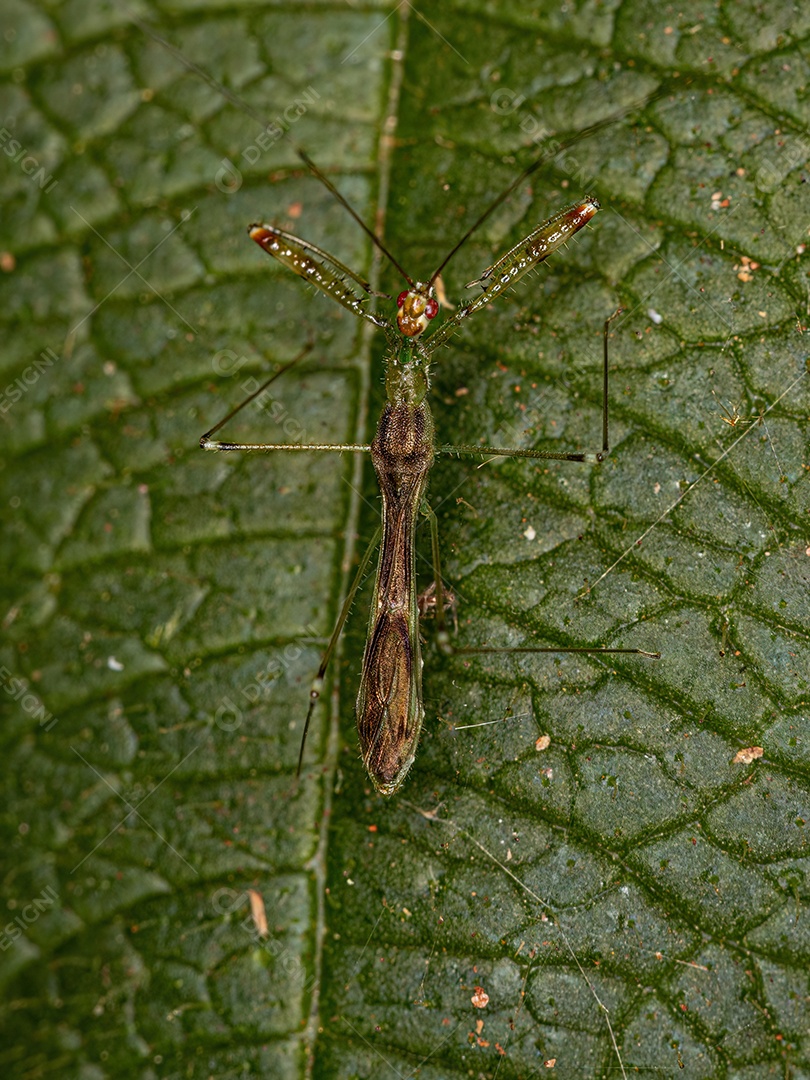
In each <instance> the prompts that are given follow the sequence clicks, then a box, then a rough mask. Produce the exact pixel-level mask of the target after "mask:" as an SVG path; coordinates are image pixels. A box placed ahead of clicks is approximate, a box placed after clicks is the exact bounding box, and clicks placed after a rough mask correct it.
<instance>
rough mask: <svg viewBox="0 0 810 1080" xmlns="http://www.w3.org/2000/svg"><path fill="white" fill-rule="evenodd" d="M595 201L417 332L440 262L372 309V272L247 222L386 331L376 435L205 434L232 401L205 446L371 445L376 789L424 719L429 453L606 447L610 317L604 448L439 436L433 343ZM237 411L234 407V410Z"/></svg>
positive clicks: (545, 230) (369, 733) (570, 212)
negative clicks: (392, 311) (286, 439)
mask: <svg viewBox="0 0 810 1080" xmlns="http://www.w3.org/2000/svg"><path fill="white" fill-rule="evenodd" d="M598 210H599V203H598V202H597V201H596V199H594V198H587V199H584V200H583V201H582V202H579V203H576V204H574V205H573V206H569V207H567V208H566V209H565V210H562V211H560V212H559V213H558V214H556V215H555V216H554V217H552V218H550V219H549V220H548V221H546V222H543V223H542V224H541V225H538V226H537V227H536V228H535V229H534V230H532V232H531V233H530V234H529V235H528V236H526V237H525V238H524V239H523V240H521V241H520V243H519V244H516V245H515V246H514V247H513V248H512V249H511V250H510V251H508V252H507V253H506V254H505V255H504V256H502V258H500V259H499V260H498V261H497V262H496V263H494V264H493V265H492V266H490V267H488V268H487V269H486V270H485V271H484V272H483V274H482V275H481V276H480V278H477V279H476V280H475V281H473V282H471V283H470V285H469V286H468V287H474V286H480V287H481V292H480V293H479V295H478V296H476V297H475V298H474V299H473V300H471V301H470V302H468V303H466V304H464V305H463V306H461V307H460V308H459V309H458V310H457V311H456V312H455V314H453V315H452V316H451V317H450V318H448V319H447V320H446V321H445V322H444V323H443V324H442V325H441V326H439V327H438V329H436V330H435V331H434V332H433V333H432V334H429V335H427V337H425V338H423V335H424V333H425V331H426V330H427V328H428V327H429V326H430V325H431V322H432V320H433V319H434V318H435V316H436V315H437V314H438V312H439V303H438V301H437V299H436V295H435V294H436V289H435V282H436V280H437V278H438V276H439V273H440V271H441V270H442V269H443V266H444V263H443V264H442V266H441V267H440V268H439V269H438V270H437V271H436V272H435V273H434V275H433V277H432V278H431V279H430V280H429V281H428V282H414V281H412V280H411V279H410V278H408V277H407V275H405V277H406V281H407V283H408V288H407V289H406V290H404V291H403V292H401V293H400V295H399V296H398V297H397V300H396V308H397V310H396V318H395V319H392V318H389V317H387V316H385V315H382V314H380V313H378V312H376V311H374V310H372V309H370V307H369V300H370V299H371V296H372V295H374V294H373V293H372V290H371V288H370V286H369V284H368V283H367V282H365V281H364V280H363V279H362V278H361V277H360V276H359V275H357V274H355V273H354V271H352V270H350V269H349V267H347V266H345V265H344V264H343V263H341V262H339V261H338V260H337V259H335V258H334V257H333V256H331V255H329V254H328V253H327V252H325V251H323V250H321V249H320V248H318V247H316V246H315V245H314V244H310V243H309V242H307V241H305V240H302V239H300V238H299V237H297V236H294V235H293V234H292V233H288V232H285V231H284V230H282V229H278V228H276V227H274V226H271V225H252V226H251V227H250V229H249V234H250V236H251V238H252V239H253V240H254V241H255V242H256V243H257V244H259V245H260V247H262V248H263V249H264V250H265V251H266V252H268V254H270V255H272V256H273V257H274V258H276V259H278V260H279V261H280V262H282V263H284V265H285V266H288V267H289V268H290V269H291V270H293V271H294V272H295V273H296V274H299V275H300V276H301V277H303V278H305V279H306V280H307V281H309V282H311V283H312V284H313V285H315V286H316V287H317V288H318V289H320V290H321V291H323V292H324V293H326V294H327V295H329V296H331V297H332V298H333V299H334V300H336V301H337V302H338V303H339V304H342V305H343V306H344V307H346V308H348V309H349V310H350V311H352V312H354V314H356V315H358V316H359V317H361V318H364V319H367V320H369V321H370V322H372V323H373V324H374V325H375V326H377V327H379V328H381V329H382V330H383V331H384V332H385V334H386V337H387V340H388V352H387V355H386V358H385V364H386V377H385V388H386V403H385V406H384V408H383V411H382V415H381V417H380V420H379V423H378V425H377V432H376V435H375V437H374V439H373V441H372V442H371V444H370V445H369V446H365V445H354V444H350V445H343V444H338V445H328V444H327V445H325V444H309V445H301V444H296V445H295V446H289V445H286V444H267V443H255V444H245V443H242V444H235V443H226V442H222V441H219V440H214V439H212V437H211V436H212V435H213V434H214V433H215V432H216V431H217V430H218V429H219V427H221V426H222V424H224V423H225V420H227V419H229V418H230V416H232V415H233V413H231V414H230V415H229V416H228V417H226V418H225V420H223V421H222V422H221V423H220V424H218V425H217V427H216V428H214V429H213V430H212V431H210V432H208V433H207V434H206V435H204V436H203V438H202V440H201V445H202V446H203V448H204V449H206V450H238V449H243V450H312V451H345V450H352V451H366V452H370V454H371V459H372V463H373V465H374V471H375V473H376V475H377V480H378V482H379V486H380V493H381V496H382V523H381V527H380V530H379V534H378V536H379V542H380V555H379V562H378V566H377V576H376V582H375V585H374V595H373V599H372V604H371V617H370V622H369V628H368V637H367V639H366V646H365V652H364V656H363V665H362V672H361V676H360V688H359V692H358V695H357V704H356V719H357V731H358V734H359V737H360V747H361V750H362V755H363V762H364V764H365V767H366V769H367V771H368V774H369V776H370V777H371V780H372V781H373V783H374V786H375V787H376V789H377V790H378V791H379V792H380V793H381V794H384V795H390V794H392V793H393V792H394V791H396V790H397V788H398V787H399V786H400V785H401V784H402V781H403V780H404V778H405V776H406V775H407V773H408V770H409V769H410V767H411V765H412V764H413V760H414V756H415V753H416V747H417V744H418V741H419V734H420V731H421V728H422V722H423V719H424V706H423V703H422V657H421V650H420V643H419V602H418V599H417V590H416V562H415V548H414V536H415V530H416V522H417V518H418V515H419V514H420V512H421V513H423V514H425V515H426V516H427V517H428V518H429V520H430V523H431V529H432V533H433V547H434V563H436V564H438V544H437V539H436V524H435V517H434V516H433V513H432V511H431V510H430V508H429V507H428V506H427V503H426V501H425V492H426V489H427V482H428V476H429V473H430V469H431V467H432V465H433V463H434V460H435V457H436V455H437V454H440V453H441V454H454V455H458V454H475V455H481V454H495V455H500V456H510V457H527V458H545V459H549V458H553V459H557V460H563V461H590V462H599V461H601V460H602V459H603V457H604V455H605V453H606V452H607V450H608V435H607V323H606V324H605V358H604V403H603V441H602V450H601V451H600V452H598V453H593V454H584V453H550V452H546V451H541V450H514V449H510V448H508V447H494V446H483V447H482V446H442V445H439V446H437V445H436V444H435V440H434V425H433V417H432V415H431V411H430V404H429V400H428V391H429V389H430V367H431V363H432V361H433V358H434V355H435V353H436V350H437V349H438V348H439V347H440V346H442V345H444V343H445V342H446V341H447V339H448V338H449V337H450V335H451V334H453V333H454V332H455V331H456V330H457V329H458V328H459V327H460V326H461V325H462V323H463V322H464V321H465V320H466V319H467V318H469V317H470V316H471V315H473V314H474V313H475V312H476V311H479V310H480V309H481V308H483V307H485V306H486V305H487V304H489V303H490V302H491V301H492V300H493V299H494V298H495V297H497V296H498V295H500V294H501V293H503V292H505V291H506V290H507V289H509V288H511V287H512V286H513V285H514V284H515V283H516V282H518V281H519V280H520V279H521V278H522V277H523V276H524V275H525V274H526V273H528V272H529V271H530V270H532V269H534V268H535V267H536V266H537V265H538V264H539V263H541V262H543V261H544V260H545V259H547V258H548V256H549V255H551V253H552V252H554V251H556V250H557V249H558V248H559V247H560V246H562V245H563V244H564V243H565V242H566V241H567V240H568V239H569V238H570V237H571V236H573V235H574V233H576V232H577V231H578V230H579V229H581V228H582V227H583V226H584V225H586V224H587V223H588V222H589V221H590V220H591V219H592V218H593V216H594V215H595V214H596V213H597V211H598ZM480 220H482V219H480ZM465 239H466V238H465ZM448 258H449V257H448ZM446 261H447V260H445V263H446ZM395 265H396V264H395ZM400 272H402V271H400ZM389 299H390V298H389ZM609 321H610V320H608V322H609ZM275 377H276V376H273V377H272V378H275ZM268 381H271V380H268ZM265 385H266V384H265ZM261 389H264V388H263V387H262V388H260V390H261ZM258 392H260V391H257V393H258ZM254 396H255V395H254ZM248 400H250V399H248ZM245 404H247V402H243V405H245ZM241 407H242V406H239V408H241ZM236 411H238V410H234V412H236ZM361 569H362V568H361ZM358 583H359V575H358V579H357V580H356V582H355V585H354V586H353V588H352V591H351V592H350V595H349V598H348V600H347V603H346V605H344V610H343V612H342V614H341V617H340V619H339V621H338V625H337V627H336V628H335V632H334V634H333V636H332V640H331V642H330V645H329V647H328V648H327V650H326V653H325V655H324V659H323V661H322V664H321V668H320V671H319V673H318V676H317V678H316V680H315V682H314V684H313V689H312V691H311V694H310V709H309V713H308V715H307V721H306V725H305V730H304V737H306V730H307V728H308V725H309V720H310V717H311V715H312V710H313V707H314V703H315V702H316V701H317V699H318V696H319V694H320V690H321V687H322V683H323V676H324V673H325V670H326V664H327V662H328V660H329V657H330V655H331V652H332V650H333V648H334V645H335V643H336V640H337V636H338V634H339V633H340V630H341V628H342V625H343V622H344V620H345V616H346V613H347V611H348V605H349V601H350V600H351V598H352V596H353V595H354V591H355V590H356V587H357V584H358ZM435 590H436V592H435V596H436V601H435V602H436V612H437V618H438V620H439V632H438V639H439V644H440V645H441V646H442V647H444V648H445V649H446V650H447V651H452V650H451V649H450V647H449V639H448V636H447V634H446V632H445V630H444V621H443V608H444V601H443V592H442V583H441V576H440V573H439V571H438V565H437V572H436V582H435ZM468 651H476V652H479V651H480V652H500V651H513V650H499V649H480V650H478V649H476V650H468ZM516 651H522V652H565V651H577V652H583V651H584V652H595V651H599V652H629V653H637V652H640V651H641V650H638V649H598V650H595V649H574V650H569V649H565V648H545V647H538V648H534V647H529V648H526V649H520V650H516ZM645 655H651V654H645ZM302 753H303V743H302ZM299 768H300V760H299Z"/></svg>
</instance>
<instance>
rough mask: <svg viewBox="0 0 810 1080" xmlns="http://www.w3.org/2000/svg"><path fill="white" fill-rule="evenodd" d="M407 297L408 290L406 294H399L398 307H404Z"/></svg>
mask: <svg viewBox="0 0 810 1080" xmlns="http://www.w3.org/2000/svg"><path fill="white" fill-rule="evenodd" d="M407 295H408V293H407V290H406V291H405V292H401V293H400V294H399V296H398V297H397V307H402V305H403V304H404V303H405V297H406V296H407Z"/></svg>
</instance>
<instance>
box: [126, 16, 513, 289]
mask: <svg viewBox="0 0 810 1080" xmlns="http://www.w3.org/2000/svg"><path fill="white" fill-rule="evenodd" d="M132 21H133V23H134V24H135V25H136V26H137V27H138V28H139V29H140V30H142V31H143V33H144V34H146V35H147V37H150V38H152V40H153V41H155V42H157V44H158V45H160V46H162V47H163V48H164V49H166V51H167V52H169V53H171V55H172V56H173V57H174V58H175V59H176V60H178V61H179V62H180V63H181V64H182V65H183V66H184V67H185V68H187V69H188V70H189V71H193V72H194V74H195V75H197V76H198V77H199V78H200V79H202V80H203V82H206V83H207V84H208V85H209V86H210V87H211V89H212V90H216V91H217V93H219V94H221V95H222V96H223V97H224V98H225V99H226V100H227V101H229V102H230V103H231V104H232V105H235V106H236V108H237V109H239V110H240V111H241V112H243V113H245V115H246V116H249V117H250V118H251V120H255V121H256V123H257V124H259V125H260V126H261V128H262V129H263V130H266V129H267V122H266V121H265V119H264V118H263V117H262V115H261V113H259V112H257V111H256V109H254V108H253V106H252V105H250V104H248V102H247V101H245V100H244V99H243V98H241V97H240V96H239V95H238V94H235V93H234V92H233V91H232V90H229V89H228V87H227V86H225V85H224V84H223V83H221V82H220V81H219V80H218V79H215V78H214V76H213V75H211V74H209V73H208V72H207V71H206V70H205V69H204V68H201V67H200V66H199V64H195V63H194V61H193V60H191V59H189V57H187V56H186V55H185V54H184V53H182V52H181V51H180V50H179V49H178V48H177V46H175V45H172V43H171V42H170V41H169V40H168V39H167V38H165V37H163V35H162V34H159V33H158V32H157V30H154V29H153V28H152V27H151V26H149V25H148V23H145V22H143V21H142V20H141V19H138V18H136V17H133V19H132ZM284 137H285V138H286V140H287V142H288V144H289V145H290V147H291V148H292V149H293V150H294V152H295V153H296V155H297V156H298V157H299V158H300V159H301V161H302V162H303V163H304V165H306V167H307V169H309V171H310V173H311V174H312V175H313V176H314V177H315V178H316V180H320V182H321V183H322V184H323V186H324V187H325V188H326V190H327V191H329V192H330V193H331V194H332V195H333V196H334V198H335V199H337V201H338V202H339V203H340V205H341V206H343V207H344V208H345V209H346V210H348V212H349V213H350V214H351V216H352V217H353V218H354V220H355V221H356V222H357V224H358V225H359V226H360V228H361V229H362V230H363V232H364V233H365V234H366V236H368V238H369V239H370V240H371V242H372V244H374V246H375V247H376V248H377V250H378V251H379V252H380V253H381V254H383V255H384V256H385V257H386V259H388V261H389V262H390V263H391V265H392V266H393V267H394V269H395V270H396V271H397V273H398V274H400V275H401V276H402V278H403V279H404V280H405V281H407V283H408V285H410V287H411V288H413V286H414V282H413V281H412V279H411V278H410V276H409V275H408V274H406V273H405V271H404V270H403V269H402V267H401V266H400V265H399V263H398V262H397V260H396V259H395V258H394V256H393V255H392V254H391V252H390V251H389V250H388V248H387V247H386V246H385V244H384V243H383V242H382V240H381V239H380V238H379V236H377V234H376V233H375V232H374V230H373V229H372V228H370V227H369V226H368V225H366V223H365V221H363V219H362V218H361V217H360V215H359V214H358V213H357V211H356V210H355V209H354V207H353V206H352V205H351V203H349V201H348V200H347V199H346V198H345V196H343V195H341V193H340V192H339V191H338V189H337V188H336V187H335V185H334V184H333V183H332V181H331V180H330V179H329V177H328V176H327V175H326V173H324V172H322V170H321V169H319V168H318V166H317V165H316V164H315V162H314V161H313V160H312V158H311V157H310V156H309V154H308V153H307V152H306V150H304V149H303V148H302V147H300V146H299V145H298V144H297V143H296V142H295V140H294V139H292V138H291V137H290V136H289V135H288V134H287V132H284ZM493 209H494V208H493Z"/></svg>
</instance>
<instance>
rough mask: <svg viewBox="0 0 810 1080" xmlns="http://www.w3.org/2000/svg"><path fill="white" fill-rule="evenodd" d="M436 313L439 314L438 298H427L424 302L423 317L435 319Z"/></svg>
mask: <svg viewBox="0 0 810 1080" xmlns="http://www.w3.org/2000/svg"><path fill="white" fill-rule="evenodd" d="M438 314H439V301H438V300H428V302H427V303H426V304H425V318H426V319H435V318H436V316H437V315H438Z"/></svg>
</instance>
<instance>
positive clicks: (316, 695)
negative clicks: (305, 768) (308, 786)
mask: <svg viewBox="0 0 810 1080" xmlns="http://www.w3.org/2000/svg"><path fill="white" fill-rule="evenodd" d="M381 535H382V529H379V528H378V529H377V531H376V532H375V533H374V536H373V537H372V538H371V543H370V544H369V545H368V547H367V548H366V553H365V555H364V556H363V558H362V559H361V560H360V565H359V566H358V568H357V573H356V574H355V575H354V581H353V582H352V585H351V588H350V589H349V591H348V593H347V594H346V599H345V600H344V601H343V607H342V608H341V609H340V614H339V615H338V618H337V622H336V623H335V628H334V630H333V631H332V636H331V637H330V638H329V644H328V645H327V646H326V649H325V651H324V654H323V656H322V657H321V664H320V667H319V668H318V674H317V675H316V676H315V678H314V679H313V680H312V685H311V686H310V688H309V708H308V709H307V718H306V720H305V721H304V732H303V734H302V736H301V749H300V750H299V752H298V768H297V769H296V772H295V775H296V777H299V776H300V775H301V766H302V764H303V761H304V746H305V745H306V741H307V733H308V732H309V722H310V720H311V719H312V714H313V712H314V711H315V706H316V705H317V704H318V701H319V700H320V696H321V691H322V690H323V680H324V676H325V675H326V669H327V667H328V666H329V661H330V660H331V659H332V653H333V652H334V651H335V648H336V646H337V643H338V640H339V638H340V635H341V634H342V632H343V627H344V626H345V625H346V620H347V619H348V617H349V612H350V611H351V607H352V604H353V603H354V598H355V596H356V595H357V590H358V589H359V588H360V583H361V581H362V580H363V578H364V576H365V573H366V570H367V569H368V564H369V563H370V562H371V556H372V555H373V554H374V552H375V551H376V550H377V545H378V544H379V542H380V536H381Z"/></svg>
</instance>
